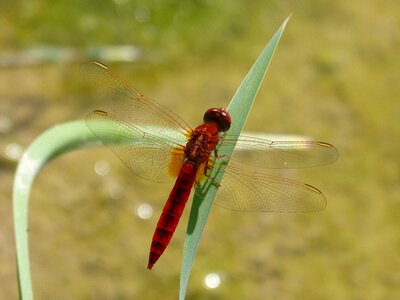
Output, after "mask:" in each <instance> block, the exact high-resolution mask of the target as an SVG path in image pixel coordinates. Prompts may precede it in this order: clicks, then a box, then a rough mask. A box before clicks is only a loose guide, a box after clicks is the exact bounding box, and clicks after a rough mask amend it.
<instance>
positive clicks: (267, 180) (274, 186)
mask: <svg viewBox="0 0 400 300" xmlns="http://www.w3.org/2000/svg"><path fill="white" fill-rule="evenodd" d="M215 204H217V205H219V206H222V207H224V208H228V209H232V210H240V211H255V212H261V211H267V212H315V211H321V210H324V209H325V207H326V199H325V197H324V195H323V194H322V192H321V191H319V190H318V189H317V188H315V187H313V186H311V185H308V184H304V183H301V182H297V181H293V180H289V179H284V178H280V177H275V176H271V175H268V174H265V173H263V172H258V171H249V170H248V169H246V168H244V167H242V166H237V165H235V164H231V162H230V163H229V165H228V166H227V167H226V170H225V174H224V177H223V178H222V182H221V184H220V187H219V189H218V193H217V197H216V200H215Z"/></svg>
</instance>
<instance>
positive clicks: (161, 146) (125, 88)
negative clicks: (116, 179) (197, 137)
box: [81, 62, 192, 182]
mask: <svg viewBox="0 0 400 300" xmlns="http://www.w3.org/2000/svg"><path fill="white" fill-rule="evenodd" d="M81 72H82V74H83V76H84V77H85V79H86V80H88V81H90V82H91V83H93V84H95V85H96V87H98V88H99V92H98V94H99V95H100V97H101V100H103V103H104V105H105V110H95V111H93V112H91V113H89V114H88V116H87V117H86V124H87V126H88V128H89V129H90V130H91V131H92V132H93V134H94V135H96V136H97V137H98V138H99V140H100V141H101V142H102V143H103V144H104V145H105V146H107V147H108V148H109V149H110V150H111V151H113V152H114V153H115V154H116V155H117V156H118V157H119V158H120V159H121V160H122V162H123V163H124V164H125V165H126V166H127V167H128V168H129V169H131V170H132V171H133V172H134V173H135V174H136V175H137V176H140V177H142V178H145V179H148V180H151V181H155V182H165V181H169V180H171V179H172V178H173V177H174V176H176V169H177V168H179V167H180V165H181V164H182V159H183V148H184V145H185V143H186V141H187V138H188V137H189V136H190V133H191V131H192V129H191V128H190V127H189V126H188V125H187V124H186V123H185V122H184V121H183V120H182V119H181V118H180V117H179V116H177V115H176V114H174V113H173V112H172V111H170V110H168V109H167V108H165V107H164V106H162V105H160V104H158V103H157V102H155V101H153V100H151V99H149V98H147V97H145V96H144V95H142V94H141V93H139V92H138V91H137V90H135V89H134V88H133V87H131V86H130V85H129V84H128V83H127V82H126V81H124V80H123V79H122V78H120V77H119V76H118V75H117V74H115V73H113V72H112V71H110V70H109V69H108V67H107V66H105V65H103V64H101V63H98V62H90V63H85V64H83V65H82V66H81Z"/></svg>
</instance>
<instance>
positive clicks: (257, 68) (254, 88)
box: [179, 16, 290, 300]
mask: <svg viewBox="0 0 400 300" xmlns="http://www.w3.org/2000/svg"><path fill="white" fill-rule="evenodd" d="M289 18H290V16H289V17H288V18H287V19H286V20H285V21H284V22H283V24H282V25H281V27H280V28H279V29H278V30H277V32H276V33H275V34H274V36H273V37H272V39H271V40H270V41H269V42H268V44H267V46H266V47H265V48H264V50H263V51H262V52H261V54H260V56H259V57H258V59H257V61H256V62H255V64H254V65H253V67H252V68H251V69H250V71H249V73H248V74H247V75H246V77H245V79H244V80H243V82H242V84H241V85H240V87H239V88H238V90H237V91H236V93H235V95H234V96H233V98H232V100H231V102H230V104H229V106H228V111H229V113H230V115H231V118H232V126H231V128H230V129H229V131H228V134H229V135H230V136H237V137H238V136H239V134H240V132H241V131H242V128H243V125H244V123H245V121H246V119H247V116H248V114H249V112H250V109H251V107H252V105H253V102H254V99H255V97H256V95H257V92H258V90H259V88H260V85H261V83H262V81H263V79H264V77H265V74H266V72H267V70H268V67H269V65H270V62H271V60H272V57H273V55H274V53H275V50H276V48H277V46H278V43H279V40H280V38H281V36H282V34H283V31H284V29H285V27H286V24H287V22H288V20H289ZM233 150H234V146H232V147H224V151H223V152H219V153H218V154H219V155H221V156H222V155H227V156H230V155H231V154H232V152H233ZM222 176H223V170H213V171H212V173H211V174H210V177H211V178H215V181H217V182H220V180H221V179H222ZM201 188H202V187H197V188H196V193H195V195H194V198H193V204H192V208H191V211H190V216H189V223H188V228H187V231H186V238H185V244H184V250H183V252H184V253H183V260H182V268H181V279H180V287H179V299H180V300H184V299H185V295H186V289H187V285H188V281H189V276H190V271H191V268H192V265H193V261H194V258H195V255H196V252H197V248H198V244H199V241H200V238H201V234H202V233H203V230H204V226H205V223H206V221H207V218H208V215H209V213H210V210H211V207H212V204H213V201H214V198H215V196H216V194H217V191H218V187H217V186H216V185H215V184H210V185H209V187H207V193H205V194H203V193H202V192H201V191H200V189H201Z"/></svg>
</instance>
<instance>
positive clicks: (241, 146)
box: [218, 136, 338, 169]
mask: <svg viewBox="0 0 400 300" xmlns="http://www.w3.org/2000/svg"><path fill="white" fill-rule="evenodd" d="M231 143H236V147H235V151H234V152H233V154H232V157H231V161H232V162H233V163H235V162H237V163H240V164H243V165H246V166H256V167H258V168H272V169H279V168H285V169H292V168H307V167H315V166H319V165H324V164H329V163H332V162H334V161H335V160H336V159H337V158H338V152H337V149H336V148H335V147H334V146H332V145H331V144H328V143H324V142H315V141H271V140H267V139H262V138H255V137H248V136H240V137H239V138H238V139H231V138H230V137H229V136H227V137H225V138H224V139H223V142H221V144H220V146H219V148H218V150H219V151H221V150H222V149H223V148H224V147H227V146H228V145H230V144H231ZM221 152H222V151H221Z"/></svg>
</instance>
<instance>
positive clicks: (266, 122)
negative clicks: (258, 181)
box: [0, 0, 400, 299]
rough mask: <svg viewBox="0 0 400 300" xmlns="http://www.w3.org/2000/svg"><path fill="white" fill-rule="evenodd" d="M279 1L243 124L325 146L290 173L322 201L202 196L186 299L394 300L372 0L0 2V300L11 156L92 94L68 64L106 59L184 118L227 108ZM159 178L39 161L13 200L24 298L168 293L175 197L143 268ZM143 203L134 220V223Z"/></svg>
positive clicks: (172, 295)
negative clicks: (22, 209)
mask: <svg viewBox="0 0 400 300" xmlns="http://www.w3.org/2000/svg"><path fill="white" fill-rule="evenodd" d="M290 13H293V16H292V18H291V20H290V22H289V24H288V26H287V28H286V31H285V33H284V35H283V38H282V40H281V43H280V45H279V47H278V51H277V53H276V55H275V57H274V60H273V62H272V65H271V67H270V70H269V72H268V74H267V77H266V79H265V82H264V84H263V85H262V88H261V89H260V91H259V94H258V98H257V100H256V102H255V105H254V107H253V110H252V112H251V115H250V117H249V119H248V122H247V125H246V128H245V129H246V130H250V131H260V132H266V133H276V134H298V135H306V136H311V137H314V138H315V139H317V140H322V141H326V142H330V143H332V144H334V145H335V146H336V147H337V148H338V149H339V152H340V158H339V160H338V161H337V162H336V163H335V164H333V165H330V166H324V167H320V168H315V169H310V170H302V171H299V172H298V173H297V176H298V179H299V180H302V181H305V182H307V183H310V184H313V185H315V186H316V187H318V188H320V189H321V190H322V191H323V192H324V194H325V195H326V197H327V199H328V207H327V209H326V210H325V211H324V212H322V213H315V214H276V213H270V214H248V213H237V212H231V211H228V210H223V209H220V208H218V207H215V209H213V211H212V213H211V215H210V217H209V222H208V224H207V226H206V229H205V232H204V234H203V239H202V241H201V244H200V248H199V251H198V254H197V258H196V260H195V264H194V267H193V272H192V274H191V278H190V281H189V288H188V293H187V299H399V298H400V272H399V270H398V269H399V266H400V255H399V252H400V222H399V219H400V171H399V170H400V158H399V157H400V155H399V154H400V143H399V140H400V123H399V115H400V102H399V96H400V85H399V83H398V79H399V78H400V71H399V70H400V59H399V57H400V56H399V50H400V47H399V46H400V24H399V23H400V4H399V2H398V1H372V0H371V1H365V0H364V1H361V0H357V1H344V0H342V1H335V2H328V1H320V0H313V1H261V0H260V1H210V0H204V1H200V0H199V1H172V0H170V1H129V0H114V1H76V0H74V1H29V2H28V1H9V2H5V1H1V2H0V199H1V205H0V298H1V299H17V297H18V296H17V290H18V288H17V280H16V266H15V263H16V262H15V242H14V232H13V225H12V222H13V220H12V201H11V195H12V182H13V176H14V172H15V167H16V163H17V162H16V160H17V159H18V156H19V155H20V151H22V150H23V149H24V148H26V147H27V146H28V145H29V144H30V143H31V142H32V141H33V140H34V139H35V138H36V137H37V136H38V135H39V134H40V133H42V132H43V131H44V130H46V129H47V128H49V127H51V126H53V125H55V124H58V123H62V122H65V121H69V120H73V119H82V118H84V117H85V115H86V114H87V113H88V112H89V111H90V110H92V109H94V108H96V105H97V103H98V101H96V99H93V98H92V97H89V96H88V95H89V93H90V91H89V90H88V89H87V88H85V87H84V86H83V85H82V84H81V82H82V78H81V77H80V75H79V63H81V62H82V61H85V60H88V59H91V58H94V59H99V60H101V61H102V62H104V63H106V64H109V65H111V66H112V67H113V69H114V70H115V71H116V72H118V73H120V74H122V76H123V77H125V78H126V79H127V80H128V81H129V82H131V83H132V84H133V85H134V86H135V87H136V88H137V89H139V90H140V91H141V92H143V93H144V94H146V95H147V96H150V97H151V98H153V99H156V100H157V101H158V102H160V103H162V104H163V105H165V106H167V107H169V108H171V109H172V110H174V111H175V112H176V113H178V114H179V115H181V116H182V117H184V119H185V120H187V122H188V123H189V124H192V125H193V126H194V125H196V124H198V123H199V122H200V121H201V116H202V114H203V112H204V110H205V109H206V108H208V107H211V106H226V105H227V104H228V103H229V101H230V99H231V97H232V96H233V94H234V92H235V91H236V88H237V87H238V86H239V84H240V82H241V80H242V79H243V77H244V76H245V74H246V73H247V71H248V70H249V68H250V67H251V65H252V64H253V62H254V61H255V59H256V58H257V56H258V54H259V53H260V51H261V50H262V48H263V47H264V46H265V44H266V42H267V41H268V40H269V39H270V38H271V37H272V35H273V33H274V32H275V31H276V29H277V28H278V27H279V26H280V25H281V23H282V22H283V20H284V19H285V18H286V17H287V16H288V15H289V14H290ZM95 170H97V173H96V172H95ZM99 170H100V171H99ZM99 174H102V175H99ZM170 188H171V184H162V185H161V184H153V183H150V182H145V181H142V180H140V179H138V178H136V177H134V176H132V174H131V173H130V171H129V170H127V169H126V168H125V167H124V165H123V164H122V163H121V162H120V161H119V160H118V159H117V158H116V157H115V156H114V155H113V154H112V153H110V152H109V151H108V150H106V149H86V150H80V151H76V152H73V153H69V154H67V155H64V156H62V157H61V158H58V159H57V160H56V161H54V162H52V163H51V164H50V165H49V166H47V167H46V168H45V169H44V170H43V171H42V172H41V174H40V175H39V176H38V178H37V180H36V182H35V184H34V188H33V192H32V195H31V204H30V212H29V215H30V256H31V268H32V270H31V271H32V276H33V288H34V294H35V298H36V299H177V295H178V287H179V272H180V265H181V255H182V247H183V240H184V234H185V230H186V223H187V219H188V212H189V209H186V211H185V213H184V216H183V219H182V220H181V222H180V225H179V227H178V230H177V232H176V234H175V235H174V238H173V240H172V242H171V244H170V246H169V247H168V249H167V251H166V252H165V254H164V255H163V256H162V257H161V259H160V261H159V262H158V263H157V264H156V265H155V267H154V269H153V270H152V271H151V272H149V271H147V270H146V265H147V259H148V251H149V246H150V240H151V237H152V234H153V231H154V228H155V225H156V222H157V218H158V216H159V214H160V212H161V209H162V207H163V203H164V201H165V200H166V197H167V195H168V192H169V190H170ZM143 203H146V204H149V205H151V206H152V208H153V209H154V213H153V215H152V216H151V217H150V218H149V219H142V218H140V217H138V214H137V210H138V207H140V205H141V204H143ZM210 273H217V274H218V275H219V277H220V279H221V284H220V285H219V286H218V287H217V288H215V289H208V288H206V286H205V284H204V280H205V277H206V276H207V274H210Z"/></svg>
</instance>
